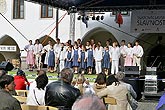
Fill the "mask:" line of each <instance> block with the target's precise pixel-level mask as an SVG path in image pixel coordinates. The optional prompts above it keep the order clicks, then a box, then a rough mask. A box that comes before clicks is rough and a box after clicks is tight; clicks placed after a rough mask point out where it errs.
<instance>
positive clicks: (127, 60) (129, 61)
mask: <svg viewBox="0 0 165 110" xmlns="http://www.w3.org/2000/svg"><path fill="white" fill-rule="evenodd" d="M132 63H133V48H132V44H131V43H130V42H129V43H128V48H127V49H126V58H125V64H124V66H132Z"/></svg>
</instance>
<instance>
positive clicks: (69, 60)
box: [65, 45, 72, 68]
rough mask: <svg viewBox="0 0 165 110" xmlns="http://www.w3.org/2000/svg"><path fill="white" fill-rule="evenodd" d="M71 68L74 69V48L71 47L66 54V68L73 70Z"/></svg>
mask: <svg viewBox="0 0 165 110" xmlns="http://www.w3.org/2000/svg"><path fill="white" fill-rule="evenodd" d="M71 67H72V46H71V45H70V46H69V47H68V50H67V52H66V54H65V68H71Z"/></svg>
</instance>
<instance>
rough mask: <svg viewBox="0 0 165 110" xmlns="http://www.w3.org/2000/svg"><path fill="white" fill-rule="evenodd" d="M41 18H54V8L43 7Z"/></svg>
mask: <svg viewBox="0 0 165 110" xmlns="http://www.w3.org/2000/svg"><path fill="white" fill-rule="evenodd" d="M41 18H53V8H52V7H49V6H47V5H41Z"/></svg>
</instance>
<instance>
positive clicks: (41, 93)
mask: <svg viewBox="0 0 165 110" xmlns="http://www.w3.org/2000/svg"><path fill="white" fill-rule="evenodd" d="M35 81H36V84H37V86H36V87H35V88H33V89H30V90H29V94H28V96H27V101H26V104H27V105H45V87H46V85H47V84H48V77H47V75H46V74H42V75H39V76H38V77H37V78H36V79H35Z"/></svg>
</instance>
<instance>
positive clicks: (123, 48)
mask: <svg viewBox="0 0 165 110" xmlns="http://www.w3.org/2000/svg"><path fill="white" fill-rule="evenodd" d="M126 50H127V46H126V45H125V40H122V41H121V47H120V66H121V68H120V69H121V71H124V64H125V58H126Z"/></svg>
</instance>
